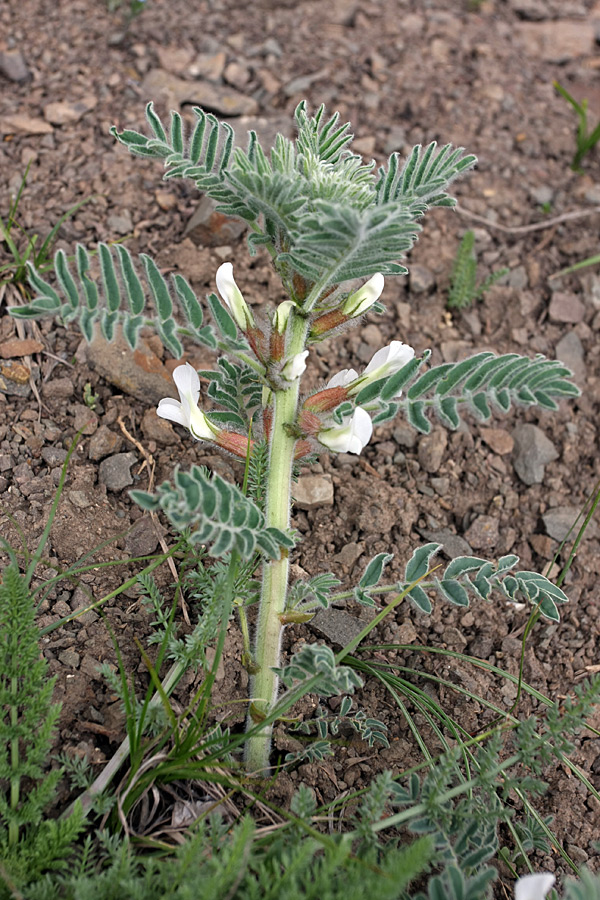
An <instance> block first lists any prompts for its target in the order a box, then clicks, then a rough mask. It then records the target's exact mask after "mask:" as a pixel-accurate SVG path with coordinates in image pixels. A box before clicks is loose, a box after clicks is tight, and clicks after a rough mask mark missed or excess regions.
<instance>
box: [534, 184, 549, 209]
mask: <svg viewBox="0 0 600 900" xmlns="http://www.w3.org/2000/svg"><path fill="white" fill-rule="evenodd" d="M529 193H530V194H531V196H532V197H533V199H534V200H535V202H536V203H539V204H540V206H546V205H547V204H548V203H552V200H553V198H554V188H553V187H551V186H550V185H549V184H542V185H540V186H539V187H534V188H530V190H529Z"/></svg>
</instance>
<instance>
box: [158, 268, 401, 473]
mask: <svg viewBox="0 0 600 900" xmlns="http://www.w3.org/2000/svg"><path fill="white" fill-rule="evenodd" d="M216 283H217V290H218V291H219V294H220V296H221V298H222V299H223V301H224V302H225V304H226V305H227V307H228V309H229V311H230V312H231V314H232V316H233V318H234V320H235V323H236V325H237V326H238V328H239V329H240V331H242V332H243V334H244V335H245V336H246V338H247V339H248V341H249V343H250V346H251V347H252V349H253V350H254V353H255V355H256V357H257V358H258V360H259V361H260V362H261V363H262V364H263V365H264V378H265V383H264V390H263V402H264V405H265V407H268V405H269V403H270V402H271V397H272V391H271V389H270V387H269V381H268V377H269V375H270V376H271V377H273V378H276V383H277V385H278V387H279V389H280V390H285V389H286V385H287V386H289V385H291V384H293V382H295V381H296V380H297V379H299V378H300V377H301V376H302V375H303V373H304V371H305V370H306V359H307V357H308V355H309V351H308V350H301V351H299V352H298V353H294V354H293V355H291V356H289V357H287V358H286V353H285V350H286V332H287V329H288V322H289V319H290V316H291V315H292V314H293V310H294V308H295V303H294V302H293V301H291V300H286V301H285V302H283V303H281V304H280V305H279V307H278V308H277V310H276V311H275V314H274V316H273V322H272V329H271V334H270V337H269V340H268V342H267V338H266V336H265V334H264V332H263V331H262V330H261V328H259V327H258V326H257V323H256V321H255V318H254V315H253V313H252V310H251V309H250V307H249V306H248V304H247V303H246V301H245V300H244V297H243V296H242V293H241V291H240V289H239V288H238V286H237V284H236V282H235V279H234V277H233V266H232V264H231V263H223V265H222V266H220V268H219V269H218V271H217V275H216ZM382 290H383V275H381V274H379V273H378V274H376V275H374V276H373V277H372V278H371V279H370V280H369V281H367V282H366V284H364V285H363V286H362V287H361V288H359V290H357V291H355V292H354V293H353V294H350V296H349V297H347V298H346V300H345V301H343V302H342V304H341V305H340V306H339V308H338V309H335V310H331V311H330V312H329V313H326V314H325V315H323V316H319V317H318V318H316V319H315V320H314V322H313V325H312V329H311V334H313V332H315V327H316V331H317V333H318V334H323V333H324V331H325V330H331V328H332V327H335V325H336V324H339V322H340V321H342V320H347V319H350V318H356V317H358V316H360V315H362V314H363V313H365V312H366V311H367V310H368V309H370V308H371V307H372V306H373V304H374V303H375V302H376V301H377V299H378V298H379V296H380V295H381V292H382ZM332 313H335V314H336V316H335V322H334V323H333V324H332V322H333V319H331V314H332ZM327 316H329V317H330V321H329V324H328V325H327V328H325V327H324V321H323V320H324V319H326V318H327ZM340 316H341V319H340ZM319 323H321V324H320V325H319ZM267 343H268V346H269V352H268V354H267V353H266V352H265V350H264V348H265V347H266V346H267ZM414 355H415V351H414V350H413V348H412V347H409V346H407V345H406V344H403V343H401V342H400V341H392V342H391V344H389V345H388V346H387V347H383V348H382V349H381V350H378V351H377V352H376V353H375V354H374V356H373V358H372V359H371V361H370V362H369V364H368V365H367V367H366V368H365V370H364V372H363V373H362V374H361V375H359V374H358V372H356V371H355V370H354V369H343V370H342V371H341V372H338V373H337V374H336V375H334V376H333V377H332V378H331V379H330V380H329V382H328V383H327V385H326V387H325V388H324V389H323V390H321V391H318V392H317V393H315V394H312V395H311V396H310V397H308V398H307V399H306V400H305V401H304V404H303V407H302V409H301V411H300V414H299V416H298V422H297V428H296V430H297V435H298V439H299V447H300V448H301V451H302V454H304V453H305V452H308V450H309V449H310V448H311V444H310V439H316V440H317V441H318V442H319V443H320V444H322V445H323V446H325V447H327V448H328V449H329V450H333V451H334V452H337V453H356V454H358V453H361V451H362V450H363V448H364V447H365V446H366V444H367V443H368V442H369V440H370V439H371V435H372V433H373V423H372V421H371V417H370V415H369V411H368V408H364V407H362V406H356V407H355V408H354V410H352V411H351V414H349V415H348V416H347V417H346V418H345V419H344V421H343V422H342V423H341V424H340V423H339V422H338V421H335V420H334V419H333V416H332V413H333V411H334V410H335V409H336V407H338V406H339V405H340V404H341V403H343V402H344V401H348V400H352V399H353V398H354V397H356V396H357V395H358V394H359V393H360V391H361V390H362V389H363V388H365V387H366V386H367V385H369V384H371V383H373V382H375V381H378V380H379V379H382V378H386V377H389V376H391V375H393V374H395V373H396V372H398V371H400V369H402V368H403V367H404V366H405V365H407V364H408V363H409V362H410V361H411V360H412V359H413V358H414ZM173 380H174V381H175V384H176V386H177V389H178V391H179V398H180V399H179V400H174V399H172V398H167V399H164V400H161V401H160V403H159V405H158V409H157V413H158V415H159V416H161V417H162V418H164V419H170V420H171V421H172V422H176V423H177V424H179V425H183V427H184V428H188V429H189V431H190V432H191V434H192V435H193V437H195V438H196V439H197V440H201V441H213V442H214V443H216V444H217V445H218V446H220V447H222V448H224V449H227V450H230V451H231V452H232V453H235V454H236V455H239V456H243V457H245V456H246V454H247V450H248V438H247V437H246V436H244V435H240V434H236V433H235V432H230V431H227V430H226V429H223V428H220V427H218V426H217V425H215V424H214V423H213V422H211V421H210V419H209V418H208V417H207V416H206V415H205V414H204V413H203V412H202V411H201V410H200V408H199V407H198V400H199V397H200V380H199V377H198V373H197V372H196V370H195V369H194V368H193V366H191V365H190V364H189V363H186V364H185V365H182V366H178V367H177V368H176V369H175V370H174V372H173ZM400 393H401V392H399V394H400ZM399 394H398V396H399ZM265 412H266V410H265ZM266 418H269V417H268V416H266Z"/></svg>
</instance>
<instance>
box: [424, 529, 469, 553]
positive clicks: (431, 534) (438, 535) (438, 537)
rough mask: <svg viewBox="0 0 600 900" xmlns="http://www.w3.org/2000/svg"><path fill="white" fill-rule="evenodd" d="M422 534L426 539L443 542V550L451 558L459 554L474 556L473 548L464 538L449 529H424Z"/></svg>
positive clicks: (438, 542) (437, 542)
mask: <svg viewBox="0 0 600 900" xmlns="http://www.w3.org/2000/svg"><path fill="white" fill-rule="evenodd" d="M421 536H422V537H424V538H425V540H426V541H435V543H436V544H441V545H442V549H443V552H444V553H445V554H446V556H447V557H448V558H449V559H455V558H456V557H457V556H472V554H473V548H472V547H471V546H470V545H469V544H468V543H467V541H465V539H464V538H462V537H460V535H458V534H454V532H452V531H448V530H447V529H443V530H442V531H422V532H421Z"/></svg>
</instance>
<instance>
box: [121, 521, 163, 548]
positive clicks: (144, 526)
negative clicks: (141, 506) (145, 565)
mask: <svg viewBox="0 0 600 900" xmlns="http://www.w3.org/2000/svg"><path fill="white" fill-rule="evenodd" d="M157 546H158V534H157V533H156V528H155V527H154V523H153V521H152V519H151V518H150V517H149V516H142V518H141V519H138V520H137V522H136V523H135V525H134V526H133V528H132V529H131V531H130V532H129V534H128V535H127V537H126V538H125V548H126V549H127V551H128V552H129V553H130V554H131V556H150V554H151V553H154V551H155V550H156V547H157Z"/></svg>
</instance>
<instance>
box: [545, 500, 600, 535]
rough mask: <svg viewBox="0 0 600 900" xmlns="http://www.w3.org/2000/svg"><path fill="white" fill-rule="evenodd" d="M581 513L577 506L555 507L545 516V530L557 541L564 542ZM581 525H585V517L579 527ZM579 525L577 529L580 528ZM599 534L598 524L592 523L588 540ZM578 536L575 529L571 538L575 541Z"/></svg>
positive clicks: (588, 529)
mask: <svg viewBox="0 0 600 900" xmlns="http://www.w3.org/2000/svg"><path fill="white" fill-rule="evenodd" d="M580 513H581V510H580V509H579V507H576V506H555V507H554V508H553V509H549V510H548V511H547V512H545V513H544V514H543V516H542V521H543V523H544V528H545V529H546V532H547V533H548V534H549V535H550V537H551V538H554V540H555V541H564V539H565V538H566V536H567V533H568V532H569V530H570V529H571V527H572V526H573V525H574V524H575V520H576V519H577V517H578V516H579V514H580ZM581 524H583V517H582V518H581V519H580V520H579V525H581ZM579 525H578V526H576V527H577V528H578V527H579ZM597 533H598V528H597V526H596V524H595V523H594V522H593V521H592V522H590V523H589V525H588V528H587V531H586V538H593V537H596V535H597ZM576 534H577V531H576V528H574V529H573V531H572V532H571V538H572V539H573V538H574V537H575V535H576Z"/></svg>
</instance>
